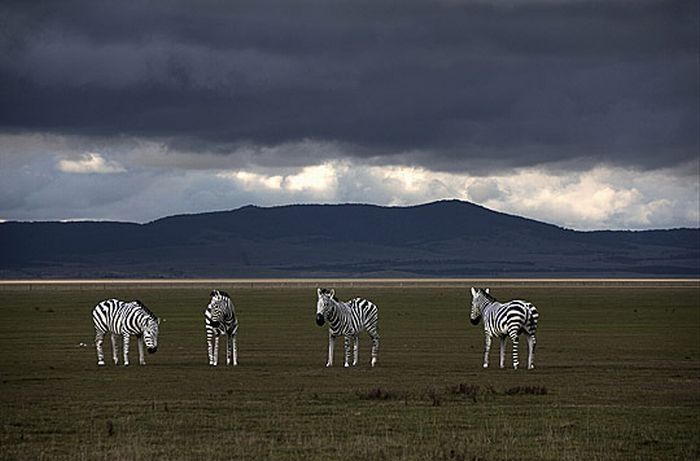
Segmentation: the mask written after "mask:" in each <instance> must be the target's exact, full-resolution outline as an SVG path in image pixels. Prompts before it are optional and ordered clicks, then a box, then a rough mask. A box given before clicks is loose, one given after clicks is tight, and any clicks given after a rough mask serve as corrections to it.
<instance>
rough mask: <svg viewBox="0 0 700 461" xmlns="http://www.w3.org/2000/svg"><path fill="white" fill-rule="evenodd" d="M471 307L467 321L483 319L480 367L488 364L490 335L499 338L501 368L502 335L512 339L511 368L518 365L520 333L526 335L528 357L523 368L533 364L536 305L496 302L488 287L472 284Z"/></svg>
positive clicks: (502, 358) (521, 302) (503, 363)
mask: <svg viewBox="0 0 700 461" xmlns="http://www.w3.org/2000/svg"><path fill="white" fill-rule="evenodd" d="M471 291H472V308H471V314H470V319H469V320H470V321H471V323H472V325H478V324H479V321H480V320H481V319H482V318H483V320H484V335H485V340H484V368H487V367H488V366H489V351H490V350H491V339H492V338H493V337H498V338H499V339H500V342H501V363H500V365H501V368H504V367H505V356H506V339H507V338H510V340H511V342H512V343H513V368H514V369H516V370H517V369H518V365H519V362H518V338H519V336H520V335H521V334H525V335H526V336H527V345H528V358H527V368H528V369H533V368H535V362H534V360H535V346H536V344H537V339H536V338H535V333H536V332H537V320H538V318H539V316H540V315H539V313H538V312H537V308H536V307H535V306H533V305H532V304H530V303H529V302H527V301H521V300H513V301H509V302H507V303H500V302H498V301H497V300H496V298H494V297H493V296H491V294H490V293H489V289H488V288H486V289H483V290H482V289H480V288H473V287H472V290H471Z"/></svg>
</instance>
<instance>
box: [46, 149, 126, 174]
mask: <svg viewBox="0 0 700 461" xmlns="http://www.w3.org/2000/svg"><path fill="white" fill-rule="evenodd" d="M57 168H58V169H59V170H60V171H62V172H64V173H78V174H86V173H99V174H110V173H124V172H125V171H126V169H125V168H124V167H123V166H122V165H121V164H119V163H118V162H115V161H111V160H106V159H105V158H104V157H102V155H101V154H98V153H95V152H86V153H85V154H83V155H82V156H81V157H80V159H78V160H69V159H62V160H60V161H59V162H58V165H57Z"/></svg>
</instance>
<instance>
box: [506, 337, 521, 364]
mask: <svg viewBox="0 0 700 461" xmlns="http://www.w3.org/2000/svg"><path fill="white" fill-rule="evenodd" d="M508 336H510V340H511V342H512V343H513V370H517V369H518V366H519V365H520V362H519V361H518V332H517V331H514V332H510V333H508Z"/></svg>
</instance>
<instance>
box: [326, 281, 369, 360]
mask: <svg viewBox="0 0 700 461" xmlns="http://www.w3.org/2000/svg"><path fill="white" fill-rule="evenodd" d="M317 294H318V303H317V304H316V324H317V325H318V326H323V324H324V323H325V321H326V320H327V321H328V362H327V363H326V366H327V367H332V366H333V349H334V347H335V338H336V337H338V336H340V335H343V336H345V364H344V366H345V367H349V366H350V342H351V341H352V343H353V344H352V345H353V349H354V358H353V361H352V366H353V367H354V366H356V365H357V358H358V355H359V347H360V333H361V332H362V331H363V330H366V331H367V334H369V336H370V337H371V338H372V361H371V362H370V364H371V366H375V365H376V364H377V356H378V354H379V332H378V331H377V321H378V319H379V317H378V312H377V306H375V305H374V304H373V303H372V302H371V301H368V300H366V299H363V298H355V299H351V300H350V301H347V302H342V301H339V300H338V298H336V297H335V291H334V290H326V289H323V288H319V289H318V290H317Z"/></svg>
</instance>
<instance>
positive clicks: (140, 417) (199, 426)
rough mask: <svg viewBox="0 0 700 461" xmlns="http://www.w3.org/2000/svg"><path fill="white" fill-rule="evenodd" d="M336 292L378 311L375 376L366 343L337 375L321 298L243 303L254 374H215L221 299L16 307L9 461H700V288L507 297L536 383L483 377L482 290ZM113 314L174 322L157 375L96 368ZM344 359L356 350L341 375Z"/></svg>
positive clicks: (8, 326) (5, 410) (283, 295)
mask: <svg viewBox="0 0 700 461" xmlns="http://www.w3.org/2000/svg"><path fill="white" fill-rule="evenodd" d="M219 288H222V289H227V288H228V287H226V286H222V287H219ZM337 291H338V295H339V296H340V297H341V298H343V299H345V298H350V297H353V296H365V297H368V298H370V299H372V300H373V301H374V302H375V303H376V304H377V305H378V306H379V309H380V332H381V335H382V344H381V350H380V357H379V364H378V367H377V368H375V369H370V368H369V366H368V362H369V359H370V357H369V347H370V342H369V340H368V339H367V337H366V336H364V337H362V339H361V340H360V346H361V351H360V360H361V366H359V367H357V368H356V369H343V368H341V367H336V368H333V369H325V368H324V366H323V365H324V363H325V354H326V343H327V333H326V330H325V329H323V328H319V327H317V326H316V325H315V323H314V310H315V290H314V289H313V288H288V287H287V288H285V287H280V288H259V287H258V288H232V289H231V290H230V292H231V294H232V296H233V298H234V302H235V304H236V307H237V312H238V315H239V318H240V322H241V327H240V334H239V351H240V355H239V358H240V365H239V366H238V367H236V368H227V367H221V366H220V367H219V368H217V369H214V368H210V367H208V366H207V364H206V363H207V358H206V346H205V339H204V329H203V321H202V315H201V313H202V310H203V308H204V306H205V305H206V302H207V301H208V290H206V289H193V288H174V289H162V288H161V289H149V288H137V287H113V288H110V287H107V288H106V289H102V288H99V289H82V290H73V289H69V290H41V289H38V290H37V289H34V290H32V291H16V290H8V291H2V292H0V458H2V459H32V460H35V459H47V460H49V459H50V460H56V459H71V460H76V459H78V460H79V459H110V460H115V459H116V460H119V459H135V460H140V459H169V460H177V459H210V460H216V459H304V460H310V459H339V458H344V459H372V460H374V459H407V460H441V459H445V460H452V459H454V460H506V459H507V460H529V459H547V460H578V459H586V460H615V459H620V460H633V459H697V458H698V457H699V456H700V429H698V428H699V427H700V290H699V289H698V285H697V284H690V285H686V286H684V287H669V286H663V285H660V286H641V285H640V286H634V285H632V286H629V285H626V286H597V287H589V286H585V287H580V286H579V287H566V286H557V287H545V286H517V287H515V286H513V287H507V286H504V287H499V288H495V289H494V290H493V293H494V294H495V295H496V297H498V298H499V299H510V298H522V299H527V300H530V301H532V302H533V303H535V304H536V305H537V306H538V309H539V312H540V319H541V322H540V330H539V335H538V336H539V337H538V339H539V344H538V351H537V357H536V365H537V369H536V370H532V371H527V370H518V371H513V370H511V369H506V370H500V369H498V368H491V369H487V370H484V369H482V368H481V354H482V343H483V332H482V329H481V327H472V326H471V325H470V324H469V322H468V319H467V315H468V310H467V308H466V305H467V303H468V302H469V300H468V296H467V293H468V288H467V287H466V286H465V287H463V288H454V287H445V288H440V287H429V288H426V287H404V288H386V287H384V288H382V287H371V286H367V287H362V286H356V287H344V288H339V289H338V290H337ZM106 297H121V298H124V299H133V298H139V299H141V300H142V301H144V302H145V303H146V304H147V305H148V306H149V307H150V308H151V309H152V310H153V311H154V312H156V313H157V314H158V315H159V316H160V317H162V319H163V323H162V324H161V337H160V347H159V351H158V353H157V354H155V355H152V356H148V357H147V361H148V365H147V366H145V367H140V366H138V365H133V364H135V363H138V362H137V349H136V347H135V344H133V343H132V350H131V360H132V366H131V367H129V368H123V367H114V366H113V365H111V364H108V366H106V367H104V368H98V367H97V366H96V357H95V350H94V344H93V330H92V323H91V319H90V311H91V309H92V307H93V306H94V305H95V304H96V303H97V302H98V301H99V300H101V299H104V298H106ZM81 342H82V343H86V344H87V347H81V346H79V344H80V343H81ZM105 347H106V354H107V356H108V357H110V356H111V353H110V349H109V347H110V346H109V343H108V342H107V343H106V346H105ZM222 349H223V348H222ZM341 351H342V342H340V341H339V342H338V344H337V346H336V354H337V355H336V363H339V362H340V363H342V361H341V360H342V359H341V354H342V352H341ZM221 352H223V350H222V351H221ZM497 354H498V352H497V348H494V350H492V357H491V358H492V364H497V362H498V360H497ZM522 362H524V357H521V363H522Z"/></svg>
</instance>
